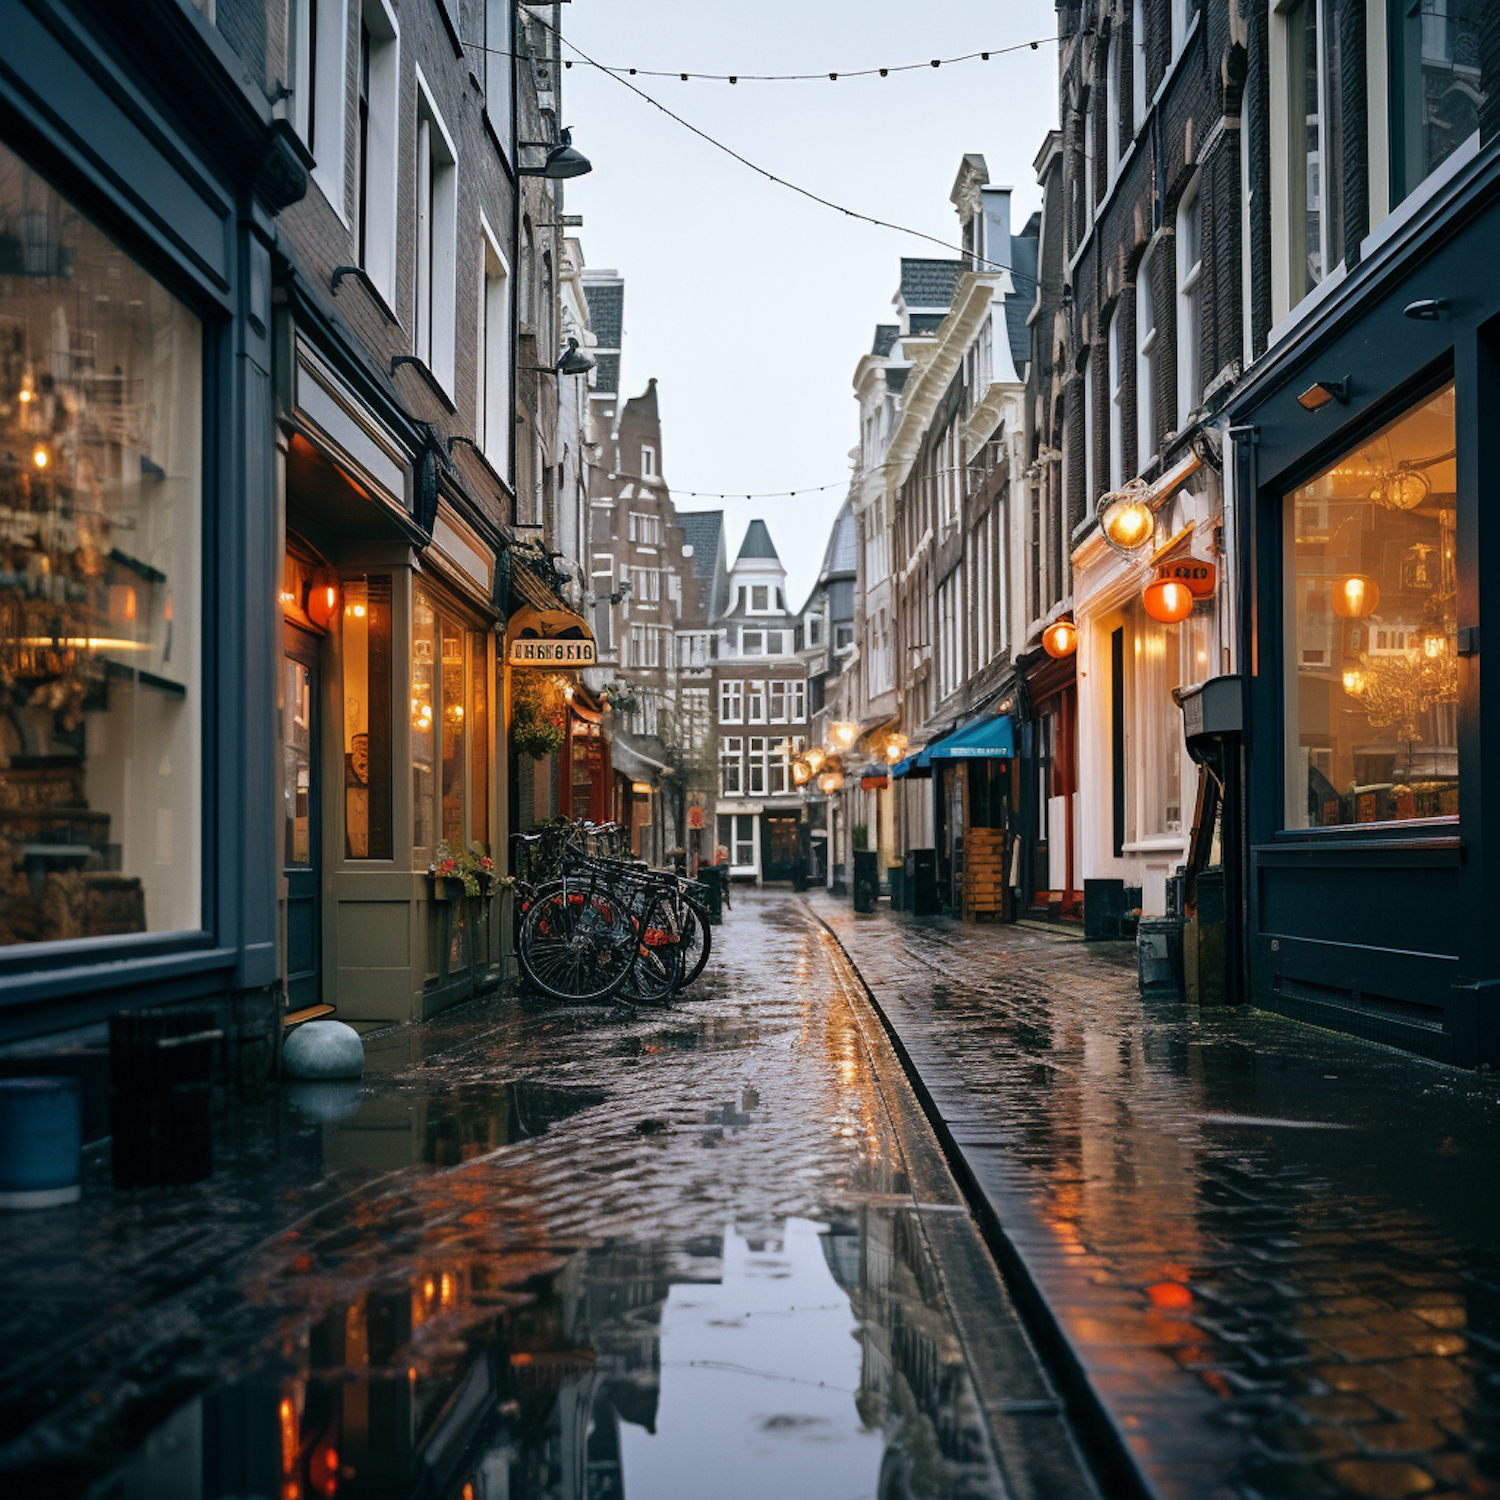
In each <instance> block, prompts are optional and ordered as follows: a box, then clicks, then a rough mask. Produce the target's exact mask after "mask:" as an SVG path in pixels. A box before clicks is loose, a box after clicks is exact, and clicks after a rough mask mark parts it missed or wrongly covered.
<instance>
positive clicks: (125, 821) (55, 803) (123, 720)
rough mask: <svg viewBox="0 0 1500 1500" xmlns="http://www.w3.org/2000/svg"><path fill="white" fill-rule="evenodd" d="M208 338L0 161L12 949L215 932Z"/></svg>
mask: <svg viewBox="0 0 1500 1500" xmlns="http://www.w3.org/2000/svg"><path fill="white" fill-rule="evenodd" d="M202 343H203V335H202V328H201V325H200V324H199V322H198V320H197V319H196V318H195V317H193V316H192V314H191V313H189V312H188V311H187V309H186V308H184V307H183V306H182V305H181V304H180V303H179V302H177V301H176V299H175V298H173V297H172V296H171V295H170V294H169V293H168V292H167V291H166V290H165V288H163V287H162V286H161V285H160V284H159V283H158V282H157V281H155V280H154V279H153V278H152V277H151V276H149V275H147V274H146V272H145V271H143V270H142V269H141V268H140V267H139V266H138V265H136V264H135V262H134V261H133V260H131V258H130V257H129V256H127V255H126V254H125V253H124V251H122V250H121V249H119V247H118V246H116V245H115V244H114V243H113V242H112V241H111V240H110V239H108V238H107V237H106V236H105V235H104V234H102V233H101V232H100V231H99V230H98V229H96V228H95V227H94V226H93V225H92V224H90V223H89V221H88V220H87V219H86V218H85V217H84V216H83V215H82V214H81V213H80V212H79V211H78V210H77V209H76V208H74V207H73V205H72V204H71V203H69V202H68V201H67V200H66V199H65V198H63V197H62V196H61V195H60V194H59V193H58V192H56V191H55V190H54V189H53V188H52V187H51V186H50V185H49V184H48V183H47V182H46V181H44V180H43V178H41V177H40V176H39V175H38V174H37V173H36V172H34V171H32V170H31V168H29V167H28V166H27V165H26V164H25V163H24V162H23V161H21V160H20V158H19V157H17V156H16V155H15V154H14V153H12V152H11V151H9V150H6V149H5V148H4V147H0V944H6V945H11V944H17V943H29V942H46V941H56V940H61V939H69V938H84V937H101V936H109V935H118V934H128V933H139V932H167V931H174V930H191V929H197V928H199V927H201V926H202V925H203V920H204V917H203V911H202V898H201V868H200V867H201V845H202V825H201V806H202V797H201V742H202V723H203V695H202V688H201V680H202V678H201V673H202V666H201V661H200V651H201V635H200V621H201V595H200V591H201V586H202V556H201V551H202V549H201V542H200V536H201V532H200V526H201V506H202V481H201V475H202V420H203V419H202V412H203V375H202V364H203V351H202Z"/></svg>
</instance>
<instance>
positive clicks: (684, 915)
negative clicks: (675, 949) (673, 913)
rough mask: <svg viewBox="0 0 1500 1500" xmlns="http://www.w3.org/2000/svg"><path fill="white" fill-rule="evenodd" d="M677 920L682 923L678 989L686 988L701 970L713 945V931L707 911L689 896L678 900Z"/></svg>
mask: <svg viewBox="0 0 1500 1500" xmlns="http://www.w3.org/2000/svg"><path fill="white" fill-rule="evenodd" d="M678 908H679V910H678V921H679V922H680V923H681V924H682V980H681V982H680V983H679V984H678V986H677V987H678V989H686V988H687V987H688V985H690V984H691V983H692V982H693V981H694V980H695V979H696V978H697V977H698V976H699V975H700V974H701V973H702V972H703V966H704V965H705V964H706V963H707V962H708V954H709V950H710V949H711V948H712V947H713V931H712V929H711V928H710V927H709V925H708V913H707V911H705V910H704V909H703V908H702V907H701V906H699V905H698V903H697V902H696V901H694V900H693V899H692V897H691V896H686V895H684V896H683V897H681V899H680V900H679V902H678Z"/></svg>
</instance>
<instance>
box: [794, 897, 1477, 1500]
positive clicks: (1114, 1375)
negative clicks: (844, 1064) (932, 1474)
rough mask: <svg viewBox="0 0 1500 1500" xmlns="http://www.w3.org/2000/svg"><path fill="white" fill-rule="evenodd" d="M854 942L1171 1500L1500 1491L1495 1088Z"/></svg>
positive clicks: (954, 955)
mask: <svg viewBox="0 0 1500 1500" xmlns="http://www.w3.org/2000/svg"><path fill="white" fill-rule="evenodd" d="M811 904H812V906H813V908H814V909H815V910H816V911H817V912H818V914H819V915H820V916H821V917H823V918H824V919H825V920H826V921H827V922H828V923H829V924H830V926H831V928H832V929H833V930H834V931H835V932H836V933H837V934H838V936H839V938H840V939H841V941H842V942H843V943H844V944H845V946H846V947H847V950H848V952H849V954H850V955H851V957H852V958H853V959H854V961H855V963H856V965H857V967H858V969H859V971H860V974H861V976H862V977H863V979H864V980H865V982H866V983H867V984H868V985H869V987H870V990H871V992H872V993H873V995H874V996H875V997H876V999H877V1001H878V1002H879V1005H880V1007H881V1009H882V1011H883V1013H884V1014H885V1016H886V1018H887V1021H888V1023H889V1024H890V1026H891V1027H892V1029H893V1030H894V1032H895V1033H896V1035H897V1036H898V1037H899V1039H900V1043H901V1047H902V1050H903V1051H904V1052H905V1053H906V1054H907V1055H908V1057H909V1058H910V1061H911V1064H912V1066H914V1067H915V1068H916V1069H917V1070H918V1071H919V1072H920V1074H921V1077H922V1081H923V1085H924V1089H925V1092H926V1094H927V1096H928V1098H929V1100H930V1104H931V1107H932V1109H933V1110H934V1111H935V1112H936V1113H938V1114H940V1115H941V1116H942V1117H943V1119H944V1121H945V1124H944V1126H943V1130H944V1132H945V1134H946V1135H947V1137H948V1141H949V1145H950V1149H951V1150H952V1151H954V1152H955V1153H957V1154H958V1155H959V1156H961V1159H962V1162H963V1163H964V1165H965V1167H966V1169H967V1171H968V1172H969V1173H970V1174H971V1177H972V1180H973V1182H974V1183H975V1184H976V1185H977V1188H978V1189H979V1191H980V1192H981V1193H982V1194H983V1195H984V1197H985V1198H986V1199H987V1200H988V1203H989V1205H990V1206H991V1208H992V1210H993V1214H994V1216H995V1220H996V1221H997V1222H998V1225H999V1227H1000V1230H1001V1232H1002V1233H1003V1236H1004V1239H1005V1241H1006V1243H1007V1244H1008V1246H1009V1248H1010V1250H1011V1251H1012V1252H1013V1253H1014V1256H1015V1258H1016V1261H1017V1263H1018V1265H1019V1266H1020V1267H1021V1268H1022V1269H1023V1274H1024V1278H1026V1279H1029V1281H1030V1283H1031V1284H1032V1286H1033V1287H1034V1288H1035V1289H1036V1290H1037V1291H1038V1292H1039V1293H1040V1295H1041V1297H1042V1298H1043V1299H1044V1300H1045V1303H1046V1305H1047V1308H1048V1309H1049V1310H1050V1316H1051V1318H1052V1319H1054V1320H1055V1326H1056V1328H1057V1330H1058V1331H1060V1333H1061V1335H1062V1337H1063V1340H1064V1341H1065V1345H1066V1349H1067V1351H1068V1352H1069V1354H1070V1355H1071V1357H1072V1358H1073V1359H1074V1360H1076V1362H1077V1367H1078V1369H1079V1370H1080V1371H1081V1373H1082V1375H1083V1376H1084V1377H1085V1378H1086V1380H1087V1382H1088V1385H1089V1387H1090V1388H1091V1389H1092V1391H1093V1393H1094V1394H1095V1395H1096V1397H1097V1398H1098V1400H1099V1401H1100V1403H1102V1406H1103V1409H1104V1411H1105V1412H1106V1413H1107V1419H1108V1420H1109V1421H1110V1422H1112V1423H1113V1424H1114V1427H1115V1430H1116V1432H1117V1434H1118V1435H1119V1438H1120V1440H1121V1441H1122V1442H1123V1443H1124V1444H1125V1445H1127V1446H1128V1449H1129V1451H1130V1452H1131V1453H1132V1454H1133V1455H1134V1458H1135V1460H1136V1462H1137V1464H1138V1465H1139V1468H1140V1471H1141V1473H1142V1475H1143V1476H1144V1478H1145V1481H1146V1483H1147V1484H1148V1486H1149V1487H1150V1488H1152V1489H1154V1490H1155V1492H1156V1493H1157V1494H1159V1495H1160V1496H1163V1497H1174V1500H1175V1497H1183V1500H1186V1497H1192V1500H1219V1497H1228V1496H1234V1497H1238V1500H1260V1497H1264V1500H1271V1497H1278V1500H1279V1497H1288V1500H1304V1497H1306V1500H1314V1497H1330V1500H1331V1497H1335V1496H1361V1497H1371V1500H1395V1497H1405V1496H1418V1495H1421V1496H1429V1497H1434V1500H1436V1497H1448V1496H1458V1495H1464V1496H1493V1495H1500V1166H1497V1163H1500V1086H1497V1083H1496V1080H1495V1079H1494V1078H1493V1077H1492V1076H1489V1075H1482V1074H1468V1073H1462V1072H1458V1071H1455V1070H1451V1069H1447V1068H1443V1067H1440V1066H1438V1065H1435V1064H1430V1063H1427V1062H1424V1061H1422V1060H1420V1059H1415V1058H1411V1057H1407V1056H1404V1055H1402V1054H1399V1053H1396V1052H1393V1051H1389V1050H1387V1049H1384V1048H1381V1047H1377V1046H1374V1045H1370V1044H1366V1043H1363V1042H1360V1041H1356V1040H1352V1039H1349V1038H1345V1037H1340V1036H1336V1035H1334V1034H1332V1033H1328V1032H1323V1031H1319V1030H1317V1029H1314V1028H1312V1027H1307V1026H1300V1025H1297V1024H1296V1023H1293V1022H1290V1021H1285V1020H1282V1019H1280V1018H1278V1017H1274V1016H1270V1015H1266V1014H1264V1013H1262V1012H1258V1011H1254V1010H1249V1009H1239V1010H1223V1011H1205V1012H1203V1013H1202V1014H1201V1015H1199V1014H1197V1013H1195V1012H1194V1011H1193V1010H1191V1009H1190V1008H1188V1007H1186V1006H1182V1005H1172V1004H1161V1003H1143V1002H1142V1001H1141V1000H1140V999H1139V998H1138V996H1137V994H1136V986H1135V976H1134V971H1133V952H1132V951H1131V950H1130V949H1128V948H1126V947H1125V946H1124V945H1121V944H1099V945H1095V944H1084V943H1082V942H1080V941H1075V940H1069V939H1068V938H1065V937H1061V936H1056V935H1053V934H1049V933H1046V932H1039V931H1034V930H1030V929H1027V928H1021V927H978V928H976V927H972V926H971V927H960V926H959V925H958V924H956V923H953V922H949V921H946V920H942V919H920V920H918V919H913V918H907V917H904V916H900V917H893V916H891V915H890V914H889V913H882V914H878V915H875V916H871V917H864V916H861V917H855V916H854V915H853V914H852V913H851V912H850V910H849V907H848V906H847V904H844V903H837V902H834V901H832V900H830V899H827V898H824V897H815V898H813V900H812V903H811Z"/></svg>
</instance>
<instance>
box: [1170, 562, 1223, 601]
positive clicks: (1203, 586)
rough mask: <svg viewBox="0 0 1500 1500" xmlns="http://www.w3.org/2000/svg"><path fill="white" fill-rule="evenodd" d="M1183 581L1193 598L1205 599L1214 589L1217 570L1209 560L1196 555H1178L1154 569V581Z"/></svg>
mask: <svg viewBox="0 0 1500 1500" xmlns="http://www.w3.org/2000/svg"><path fill="white" fill-rule="evenodd" d="M1168 579H1170V580H1171V581H1172V582H1174V583H1185V584H1186V585H1187V587H1188V592H1189V593H1190V594H1191V595H1192V596H1193V598H1195V599H1206V598H1208V597H1209V595H1210V594H1212V593H1213V591H1214V586H1215V584H1217V582H1218V579H1219V570H1218V568H1217V567H1215V566H1214V564H1213V563H1211V562H1204V561H1203V560H1202V559H1201V558H1197V557H1179V558H1177V559H1176V560H1175V561H1174V562H1164V563H1162V564H1161V565H1160V566H1159V567H1158V568H1157V570H1156V581H1157V582H1158V583H1165V582H1166V581H1167V580H1168Z"/></svg>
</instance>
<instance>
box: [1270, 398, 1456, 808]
mask: <svg viewBox="0 0 1500 1500" xmlns="http://www.w3.org/2000/svg"><path fill="white" fill-rule="evenodd" d="M1456 487H1457V459H1456V453H1455V430H1454V389H1453V385H1452V383H1451V382H1450V383H1448V384H1447V385H1444V386H1443V387H1442V388H1441V389H1440V390H1438V391H1436V392H1435V393H1433V394H1432V395H1430V396H1428V397H1426V398H1425V399H1424V400H1422V401H1420V402H1418V403H1417V404H1416V405H1415V406H1413V407H1411V408H1410V409H1409V410H1407V411H1406V412H1405V413H1403V414H1402V415H1401V416H1400V417H1398V418H1397V419H1396V420H1395V421H1392V422H1390V423H1388V424H1387V425H1386V426H1384V427H1382V428H1381V429H1380V430H1379V431H1378V432H1376V433H1375V434H1373V435H1372V436H1371V437H1369V438H1368V439H1366V440H1365V441H1364V442H1362V443H1360V444H1358V445H1357V446H1356V447H1354V448H1352V449H1351V450H1350V451H1348V452H1347V453H1345V454H1343V455H1342V456H1341V457H1340V458H1339V459H1338V460H1337V461H1336V462H1335V463H1333V464H1331V465H1329V466H1328V467H1327V468H1326V469H1324V470H1323V471H1322V472H1321V473H1319V474H1317V475H1315V476H1314V477H1313V478H1312V479H1310V480H1309V481H1308V482H1307V483H1306V484H1304V485H1301V486H1299V487H1298V488H1297V489H1295V490H1293V491H1292V493H1291V494H1289V495H1288V496H1287V497H1286V500H1285V518H1284V546H1285V560H1284V577H1285V592H1284V601H1285V610H1286V627H1285V640H1286V660H1285V693H1286V707H1285V713H1286V827H1288V828H1320V827H1328V826H1331V825H1337V824H1346V823H1392V822H1406V821H1409V820H1411V819H1415V818H1454V817H1456V816H1457V814H1458V725H1457V719H1458V659H1457V627H1458V618H1457V607H1456V604H1457V589H1456V574H1455V558H1454V527H1455V524H1456V520H1457V506H1458V501H1457V495H1456Z"/></svg>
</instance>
